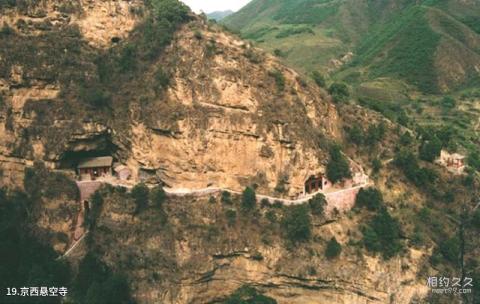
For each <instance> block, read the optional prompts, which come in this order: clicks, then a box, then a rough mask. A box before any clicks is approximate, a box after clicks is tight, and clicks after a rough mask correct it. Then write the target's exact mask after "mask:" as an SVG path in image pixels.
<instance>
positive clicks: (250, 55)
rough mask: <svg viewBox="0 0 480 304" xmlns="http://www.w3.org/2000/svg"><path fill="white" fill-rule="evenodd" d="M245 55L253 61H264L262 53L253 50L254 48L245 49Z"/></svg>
mask: <svg viewBox="0 0 480 304" xmlns="http://www.w3.org/2000/svg"><path fill="white" fill-rule="evenodd" d="M244 56H245V57H246V58H247V59H248V60H249V61H250V62H251V63H255V64H258V63H261V62H262V61H263V58H262V56H261V55H260V54H258V53H257V52H255V51H253V50H252V49H248V50H246V51H245V53H244Z"/></svg>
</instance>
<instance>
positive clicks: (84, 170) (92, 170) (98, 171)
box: [77, 156, 113, 180]
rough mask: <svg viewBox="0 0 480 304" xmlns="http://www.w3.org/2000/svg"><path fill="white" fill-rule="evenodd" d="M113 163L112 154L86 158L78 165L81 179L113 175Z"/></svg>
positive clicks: (94, 178)
mask: <svg viewBox="0 0 480 304" xmlns="http://www.w3.org/2000/svg"><path fill="white" fill-rule="evenodd" d="M112 164H113V157H111V156H102V157H92V158H86V159H84V160H82V161H81V162H80V163H79V164H78V166H77V169H78V174H79V176H80V180H96V179H97V178H99V177H105V176H111V175H112Z"/></svg>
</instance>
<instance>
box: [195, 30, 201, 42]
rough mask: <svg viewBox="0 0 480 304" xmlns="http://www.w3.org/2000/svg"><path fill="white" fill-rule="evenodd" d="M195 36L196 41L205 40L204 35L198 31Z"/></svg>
mask: <svg viewBox="0 0 480 304" xmlns="http://www.w3.org/2000/svg"><path fill="white" fill-rule="evenodd" d="M193 36H194V37H195V39H197V40H202V38H203V35H202V33H201V32H200V31H199V30H196V31H195V32H194V33H193Z"/></svg>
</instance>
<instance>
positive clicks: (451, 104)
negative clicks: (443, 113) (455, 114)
mask: <svg viewBox="0 0 480 304" xmlns="http://www.w3.org/2000/svg"><path fill="white" fill-rule="evenodd" d="M456 104H457V102H456V101H455V99H454V98H453V97H452V96H445V97H443V99H442V107H443V108H444V109H453V108H455V106H456Z"/></svg>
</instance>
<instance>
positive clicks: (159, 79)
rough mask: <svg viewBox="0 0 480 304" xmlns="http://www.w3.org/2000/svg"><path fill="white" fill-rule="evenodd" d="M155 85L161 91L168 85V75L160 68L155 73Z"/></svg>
mask: <svg viewBox="0 0 480 304" xmlns="http://www.w3.org/2000/svg"><path fill="white" fill-rule="evenodd" d="M155 84H156V85H157V86H158V88H160V89H161V90H163V89H166V88H167V87H168V86H169V85H170V74H168V73H167V72H165V71H164V70H163V69H162V68H159V69H158V70H157V72H155Z"/></svg>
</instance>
